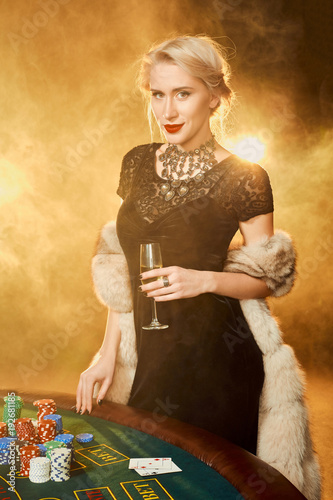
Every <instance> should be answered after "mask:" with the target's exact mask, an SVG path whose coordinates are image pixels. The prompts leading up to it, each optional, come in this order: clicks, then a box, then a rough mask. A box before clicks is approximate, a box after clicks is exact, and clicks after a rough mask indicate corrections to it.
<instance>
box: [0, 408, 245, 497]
mask: <svg viewBox="0 0 333 500" xmlns="http://www.w3.org/2000/svg"><path fill="white" fill-rule="evenodd" d="M57 413H58V414H60V415H62V417H63V424H64V429H65V431H68V432H70V433H71V434H74V436H76V435H77V434H80V433H83V432H88V433H92V434H93V435H94V440H93V441H92V442H90V443H85V444H80V443H77V442H76V440H75V439H74V447H75V458H76V461H75V462H74V463H73V465H72V470H71V478H70V479H69V480H68V481H66V482H62V483H58V482H54V481H48V482H47V483H42V484H35V483H32V482H31V481H30V480H29V478H25V477H20V475H19V473H16V475H15V483H16V484H15V489H16V492H11V491H9V490H8V488H9V486H10V485H9V484H8V483H7V482H6V480H8V476H7V473H8V472H9V466H8V465H1V466H0V499H1V500H7V499H8V500H11V499H14V498H15V499H17V498H20V499H22V500H42V499H45V500H46V499H52V500H57V499H60V500H73V499H79V500H88V499H89V500H92V499H93V500H103V499H107V500H109V499H117V500H128V499H129V498H130V499H133V500H138V499H140V500H164V499H165V500H166V499H174V500H187V499H189V500H244V499H243V497H242V495H241V494H240V493H238V491H237V490H236V489H235V488H234V487H233V486H232V485H231V484H230V483H229V482H228V481H227V480H226V479H224V478H223V477H222V476H221V475H220V474H218V473H217V472H216V471H214V470H213V469H211V468H210V467H209V466H208V465H206V464H204V463H203V462H201V461H200V460H199V459H197V458H195V457H193V456H192V455H191V454H190V453H187V452H186V451H184V450H182V449H180V448H178V447H176V446H173V445H171V444H169V443H166V442H165V441H162V440H160V439H157V438H155V437H152V436H149V435H147V434H144V433H143V432H140V431H137V430H135V429H131V428H129V427H125V426H122V425H118V424H115V423H112V422H109V421H106V420H103V419H100V418H96V417H91V416H88V415H83V416H82V415H77V414H76V413H72V412H69V411H66V410H58V411H57ZM1 415H2V411H1ZM21 417H31V418H36V417H37V408H35V407H34V406H32V405H28V404H25V405H24V407H23V408H22V412H21ZM138 457H140V458H144V457H147V458H148V457H171V458H172V460H173V462H174V463H175V464H176V465H177V466H178V467H180V469H182V472H173V473H168V474H159V475H156V476H149V477H141V476H140V475H139V474H138V473H137V472H136V471H135V470H130V469H128V464H129V459H130V458H138Z"/></svg>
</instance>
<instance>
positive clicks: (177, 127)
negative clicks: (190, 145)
mask: <svg viewBox="0 0 333 500" xmlns="http://www.w3.org/2000/svg"><path fill="white" fill-rule="evenodd" d="M183 125H184V123H181V124H180V125H178V124H176V125H164V128H165V130H166V131H167V132H169V134H175V133H176V132H179V130H180V129H181V128H182V126H183Z"/></svg>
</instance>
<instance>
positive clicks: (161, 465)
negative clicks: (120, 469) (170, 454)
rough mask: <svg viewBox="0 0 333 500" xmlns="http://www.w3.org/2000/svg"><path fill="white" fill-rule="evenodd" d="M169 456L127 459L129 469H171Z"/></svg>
mask: <svg viewBox="0 0 333 500" xmlns="http://www.w3.org/2000/svg"><path fill="white" fill-rule="evenodd" d="M171 464H172V460H171V458H165V457H161V458H131V459H130V461H129V465H128V468H129V469H163V470H169V469H171Z"/></svg>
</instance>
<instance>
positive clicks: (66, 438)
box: [54, 434, 75, 462]
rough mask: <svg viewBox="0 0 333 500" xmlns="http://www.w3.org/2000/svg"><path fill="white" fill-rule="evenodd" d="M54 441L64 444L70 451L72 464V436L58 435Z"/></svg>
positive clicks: (73, 456)
mask: <svg viewBox="0 0 333 500" xmlns="http://www.w3.org/2000/svg"><path fill="white" fill-rule="evenodd" d="M54 440H55V441H60V442H61V443H64V444H65V445H66V447H67V448H68V449H69V450H70V451H71V461H72V462H73V461H74V460H75V454H74V444H73V440H74V436H73V434H58V436H57V437H56V438H54Z"/></svg>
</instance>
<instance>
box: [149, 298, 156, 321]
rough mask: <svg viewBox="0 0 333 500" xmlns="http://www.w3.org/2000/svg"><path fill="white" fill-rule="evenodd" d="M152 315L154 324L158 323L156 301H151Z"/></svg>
mask: <svg viewBox="0 0 333 500" xmlns="http://www.w3.org/2000/svg"><path fill="white" fill-rule="evenodd" d="M151 314H152V317H153V319H152V321H153V323H158V319H157V311H156V302H155V299H151Z"/></svg>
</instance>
